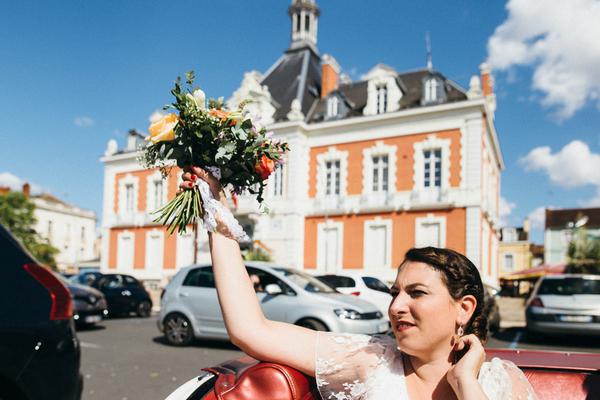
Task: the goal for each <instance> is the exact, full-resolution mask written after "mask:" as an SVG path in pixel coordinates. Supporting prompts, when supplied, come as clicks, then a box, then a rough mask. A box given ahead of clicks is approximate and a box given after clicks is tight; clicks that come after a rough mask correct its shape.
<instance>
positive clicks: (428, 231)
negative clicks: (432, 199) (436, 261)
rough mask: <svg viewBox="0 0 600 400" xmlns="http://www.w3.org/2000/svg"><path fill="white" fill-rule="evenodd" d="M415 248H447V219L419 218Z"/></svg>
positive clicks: (431, 216) (430, 215)
mask: <svg viewBox="0 0 600 400" xmlns="http://www.w3.org/2000/svg"><path fill="white" fill-rule="evenodd" d="M415 223H416V238H415V247H428V246H433V247H446V218H445V217H435V216H433V215H432V214H429V215H428V216H427V217H423V218H417V219H416V221H415Z"/></svg>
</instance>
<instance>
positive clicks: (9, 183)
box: [0, 172, 44, 195]
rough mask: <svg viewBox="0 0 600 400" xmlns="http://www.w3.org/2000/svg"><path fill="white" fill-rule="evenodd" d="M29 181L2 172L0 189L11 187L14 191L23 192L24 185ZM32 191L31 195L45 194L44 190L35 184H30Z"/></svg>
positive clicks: (0, 173)
mask: <svg viewBox="0 0 600 400" xmlns="http://www.w3.org/2000/svg"><path fill="white" fill-rule="evenodd" d="M26 182H27V181H25V180H23V179H21V178H19V177H18V176H15V175H13V174H11V173H10V172H0V187H9V188H10V190H12V191H21V190H22V189H23V184H25V183H26ZM28 183H29V185H30V187H31V188H30V189H31V194H33V195H38V194H41V193H43V192H44V189H43V188H42V187H41V186H40V185H37V184H35V183H31V182H28Z"/></svg>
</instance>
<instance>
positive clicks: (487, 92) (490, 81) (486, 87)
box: [479, 62, 496, 119]
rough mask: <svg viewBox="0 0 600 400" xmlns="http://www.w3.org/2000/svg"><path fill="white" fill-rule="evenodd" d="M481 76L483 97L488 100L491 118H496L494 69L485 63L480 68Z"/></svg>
mask: <svg viewBox="0 0 600 400" xmlns="http://www.w3.org/2000/svg"><path fill="white" fill-rule="evenodd" d="M479 71H480V74H481V89H482V91H483V96H484V97H485V99H486V100H487V103H488V108H489V110H490V111H491V114H492V115H491V117H492V119H493V118H494V114H495V113H496V95H495V94H494V77H493V76H492V69H491V67H490V65H489V64H488V63H485V62H484V63H483V64H481V65H480V66H479Z"/></svg>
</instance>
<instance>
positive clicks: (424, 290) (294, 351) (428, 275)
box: [180, 167, 536, 400]
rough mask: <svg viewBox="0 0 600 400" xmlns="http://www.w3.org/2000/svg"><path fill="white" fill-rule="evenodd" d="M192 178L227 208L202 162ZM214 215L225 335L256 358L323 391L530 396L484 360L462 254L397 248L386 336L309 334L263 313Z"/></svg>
mask: <svg viewBox="0 0 600 400" xmlns="http://www.w3.org/2000/svg"><path fill="white" fill-rule="evenodd" d="M197 178H200V180H201V181H204V182H206V183H207V184H208V187H209V188H210V191H211V193H212V196H214V198H215V199H217V200H219V201H220V202H221V204H222V205H223V210H224V212H225V213H228V212H229V211H228V209H227V207H228V206H227V200H226V198H225V195H224V193H223V190H222V189H221V187H220V184H219V182H218V181H217V180H216V179H214V178H213V177H212V176H211V175H210V174H209V173H207V172H206V171H204V170H203V169H201V168H198V167H192V168H190V169H188V170H187V172H185V173H184V174H183V183H181V185H180V190H185V189H190V188H192V187H193V186H194V184H195V183H196V182H195V181H196V179H197ZM220 217H222V216H219V215H217V216H216V219H217V231H218V233H209V244H210V251H211V257H212V263H213V271H214V275H215V282H216V288H217V293H218V297H219V302H220V304H221V310H222V312H223V318H224V321H225V325H226V327H227V331H228V333H229V336H230V338H231V341H232V342H233V343H234V344H235V345H237V346H238V347H239V348H240V349H242V350H243V351H244V352H245V353H247V354H248V355H250V356H252V357H254V358H256V359H258V360H262V361H269V362H275V363H280V364H285V365H289V366H291V367H293V368H295V369H297V370H299V371H302V372H304V373H305V374H307V375H310V376H314V377H315V378H316V382H317V386H318V389H319V393H320V394H321V396H322V398H323V399H334V400H384V399H398V400H419V399H459V400H476V399H477V400H479V399H488V400H510V399H515V400H516V399H535V398H536V397H535V393H534V392H533V389H532V388H531V386H530V385H529V382H528V381H527V379H526V378H525V376H524V375H523V373H522V372H521V371H520V370H519V369H518V368H517V367H516V366H515V365H514V364H512V363H511V362H509V361H503V360H499V359H493V360H492V361H491V362H484V360H485V351H484V348H483V345H482V342H485V340H486V337H487V321H486V318H485V316H484V315H483V290H484V289H483V284H482V282H481V278H480V276H479V272H478V270H477V268H476V267H475V266H474V265H473V263H471V262H470V261H469V260H468V259H467V258H466V257H465V256H463V255H462V254H459V253H457V252H455V251H452V250H448V249H438V248H433V247H428V248H422V249H411V250H409V251H408V252H407V253H406V256H405V260H404V261H403V262H402V264H401V265H400V266H399V267H398V274H397V277H396V281H395V283H394V285H393V287H392V291H391V293H392V296H393V299H392V301H391V303H390V306H389V310H388V313H389V317H390V322H391V325H392V330H393V333H394V337H391V336H386V335H375V336H368V335H357V334H338V333H328V332H316V331H313V330H310V329H306V328H302V327H299V326H296V325H292V324H289V323H283V322H278V321H270V320H268V319H266V318H265V316H264V315H263V313H262V310H261V308H260V305H259V303H258V300H257V298H256V294H255V291H254V288H253V284H252V282H251V280H250V277H249V276H248V273H247V272H246V268H245V267H244V263H243V260H242V256H241V253H240V248H239V246H238V243H237V242H236V241H235V240H233V239H230V238H229V237H230V236H231V232H230V230H229V228H228V224H226V223H225V222H224V219H221V218H220ZM299 306H301V305H299Z"/></svg>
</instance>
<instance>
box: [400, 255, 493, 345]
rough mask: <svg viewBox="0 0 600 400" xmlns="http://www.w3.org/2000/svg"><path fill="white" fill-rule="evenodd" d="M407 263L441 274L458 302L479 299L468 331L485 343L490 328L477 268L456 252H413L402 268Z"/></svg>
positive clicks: (467, 326) (467, 332)
mask: <svg viewBox="0 0 600 400" xmlns="http://www.w3.org/2000/svg"><path fill="white" fill-rule="evenodd" d="M406 261H414V262H422V263H425V264H428V265H430V266H431V267H433V268H434V269H435V270H436V271H439V272H440V273H441V275H442V281H443V282H444V284H445V285H446V287H447V288H448V292H450V296H451V297H452V298H453V299H454V300H459V299H461V298H462V297H463V296H466V295H471V296H474V297H475V299H476V300H477V306H476V307H475V311H474V312H473V315H472V316H471V319H470V320H469V322H468V323H467V325H466V326H465V327H464V330H465V334H470V333H472V334H475V335H476V336H477V337H478V338H479V340H481V341H482V342H485V340H486V339H487V334H488V326H487V317H486V316H485V315H484V314H483V301H484V287H483V282H482V281H481V276H480V275H479V270H478V269H477V267H476V266H475V265H474V264H473V263H472V262H471V261H470V260H469V259H468V258H467V257H465V256H463V255H462V254H460V253H458V252H456V251H454V250H450V249H440V248H437V247H423V248H419V249H416V248H414V249H410V250H409V251H407V252H406V255H405V256H404V261H403V262H402V264H404V263H405V262H406ZM400 266H402V265H400Z"/></svg>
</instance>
